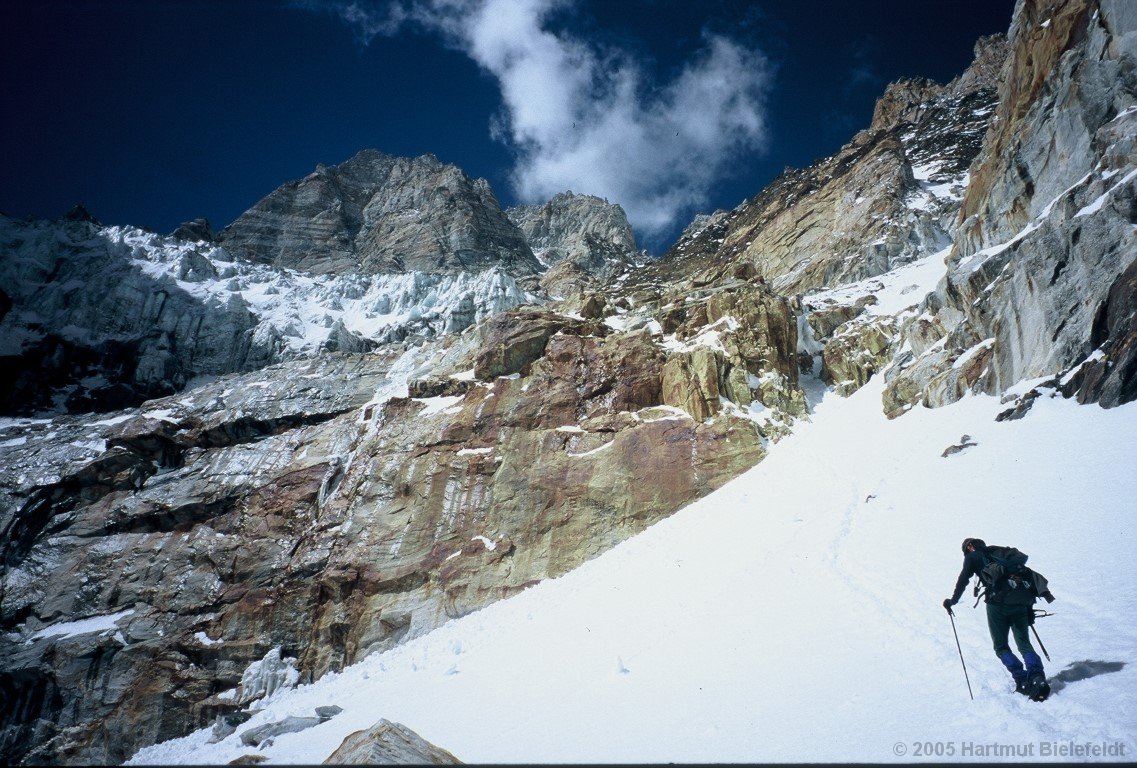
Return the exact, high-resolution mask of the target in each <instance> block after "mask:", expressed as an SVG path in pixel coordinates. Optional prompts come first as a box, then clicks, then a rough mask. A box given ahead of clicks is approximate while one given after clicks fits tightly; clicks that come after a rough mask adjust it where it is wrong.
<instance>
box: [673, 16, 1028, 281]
mask: <svg viewBox="0 0 1137 768" xmlns="http://www.w3.org/2000/svg"><path fill="white" fill-rule="evenodd" d="M1005 52H1006V42H1005V41H1004V40H1003V39H1002V38H1000V37H993V38H986V39H984V40H981V41H980V42H979V43H978V44H977V45H976V63H975V64H973V65H972V67H971V68H970V69H969V70H968V71H967V72H966V73H965V74H964V75H962V76H960V77H959V78H957V79H956V80H955V81H953V82H952V83H950V84H948V85H946V86H941V85H937V84H935V83H932V82H930V81H926V80H916V81H901V82H898V83H893V84H892V85H890V86H889V87H888V90H887V91H886V92H885V94H884V96H883V97H882V98H881V99H880V101H879V102H878V104H877V107H876V111H875V114H874V118H873V123H872V125H871V126H870V127H869V128H868V129H866V130H864V131H862V132H860V133H858V134H857V135H856V136H855V137H854V138H853V140H852V141H850V142H849V143H848V144H847V145H845V147H843V148H842V149H841V151H840V152H838V153H837V154H836V155H833V156H832V157H828V158H825V159H823V160H821V161H819V162H818V163H815V164H814V165H812V166H810V167H809V168H805V169H800V170H795V169H787V170H786V172H785V173H784V174H783V175H781V176H779V177H778V178H777V179H775V180H774V182H773V183H771V184H770V186H768V187H767V188H766V189H765V190H763V191H762V192H761V193H760V194H759V195H757V196H756V197H754V198H752V199H751V200H748V201H747V202H745V203H743V204H742V205H741V206H739V207H738V208H736V209H734V210H733V211H729V212H721V213H718V214H715V215H714V216H713V217H710V218H707V219H705V220H702V221H700V222H698V225H697V226H695V227H693V228H691V229H689V230H688V231H687V232H686V233H685V234H684V235H683V236H682V237H681V238H680V239H679V241H678V242H677V243H676V244H675V246H673V247H672V249H671V250H670V251H669V252H668V254H667V256H666V257H665V260H664V264H663V265H661V266H660V268H659V273H660V277H661V279H665V280H674V279H676V276H677V275H678V274H682V273H691V272H702V273H704V275H705V278H704V279H714V275H716V274H723V273H724V272H729V271H730V270H731V269H734V268H735V266H736V265H742V264H749V265H752V266H753V268H754V269H755V270H756V271H757V273H758V274H759V275H761V276H762V277H764V278H765V279H766V280H767V281H768V282H769V283H770V284H771V285H772V286H773V287H774V288H775V289H776V290H778V291H780V292H783V293H786V294H794V293H802V292H805V291H808V290H811V289H817V288H820V287H823V286H826V285H835V284H838V283H844V282H851V281H854V280H859V279H862V278H865V277H870V276H872V275H877V274H882V273H883V272H886V271H888V270H890V269H892V268H894V267H896V266H898V265H901V264H904V263H907V262H910V261H912V260H913V259H915V258H918V257H920V256H922V255H926V254H929V253H935V252H937V251H939V250H941V249H942V248H944V247H945V246H947V245H949V244H950V243H951V230H952V228H953V225H954V221H955V218H956V215H957V212H958V210H959V205H960V201H961V200H962V196H963V190H964V188H965V186H966V183H967V169H968V166H969V165H970V163H971V161H972V159H973V158H974V157H975V156H976V154H977V153H978V151H979V147H980V144H981V141H982V137H983V134H984V132H985V131H986V130H987V126H988V124H989V123H990V121H991V118H992V115H993V113H994V108H995V103H996V87H997V85H998V77H999V75H998V73H999V69H998V68H997V67H996V66H995V65H994V63H993V62H995V61H999V60H1001V58H1002V57H1003V56H1005Z"/></svg>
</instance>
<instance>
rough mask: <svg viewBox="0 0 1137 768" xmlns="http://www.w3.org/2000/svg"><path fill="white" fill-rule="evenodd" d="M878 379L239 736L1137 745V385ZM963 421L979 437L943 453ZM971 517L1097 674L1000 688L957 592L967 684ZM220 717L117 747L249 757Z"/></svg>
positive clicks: (513, 742) (717, 753)
mask: <svg viewBox="0 0 1137 768" xmlns="http://www.w3.org/2000/svg"><path fill="white" fill-rule="evenodd" d="M881 388H882V384H881V381H880V377H879V376H878V377H875V378H874V379H873V380H872V381H870V382H869V384H868V385H866V386H865V387H864V388H862V389H861V390H859V391H858V392H857V393H856V394H855V395H853V396H852V397H850V398H848V399H847V400H843V399H840V398H837V397H835V396H834V395H832V394H830V395H827V396H826V397H825V399H824V400H823V401H822V402H821V403H820V404H818V406H817V407H816V409H815V411H814V413H813V416H812V422H811V423H805V424H802V425H800V426H799V428H798V430H797V432H796V433H795V434H793V435H791V436H789V437H787V438H785V439H784V440H782V441H781V442H779V443H778V444H777V445H775V446H773V447H772V449H771V452H770V455H769V457H768V458H767V459H766V460H765V461H763V462H762V463H761V464H759V465H758V466H757V467H755V468H754V469H752V470H751V471H749V472H747V473H746V474H744V475H742V476H741V477H739V478H737V479H736V480H735V481H733V482H731V483H729V484H727V485H726V486H724V487H723V488H721V489H720V490H718V491H717V492H715V493H713V494H711V495H710V496H708V497H706V498H704V499H703V500H701V501H699V502H696V503H694V504H692V505H690V506H689V507H687V508H685V509H683V510H682V511H680V512H679V513H677V514H676V515H674V516H673V517H671V518H669V519H667V520H665V521H663V522H661V523H659V524H657V525H655V526H653V527H652V528H650V529H649V530H647V531H645V532H644V533H642V534H640V535H639V536H636V537H634V538H633V539H630V540H628V541H627V542H625V543H623V544H621V545H619V546H618V547H616V548H615V549H613V550H611V551H610V552H608V553H607V554H605V555H603V556H601V557H599V558H597V559H595V560H593V561H591V562H589V563H587V564H585V565H584V566H582V567H580V568H579V569H577V570H575V571H573V572H572V573H570V574H568V575H566V576H564V577H562V578H560V579H556V580H551V581H546V582H544V583H542V584H540V585H538V586H536V587H533V588H531V589H529V590H527V591H525V592H523V593H522V594H520V595H518V596H516V597H514V598H511V599H509V600H505V601H502V602H500V603H497V604H494V605H492V606H490V607H488V608H486V609H484V610H482V611H479V612H477V613H474V614H471V615H469V616H466V617H463V618H462V619H459V620H455V621H452V622H450V623H448V624H447V625H445V626H444V627H442V628H440V629H438V630H436V631H435V632H433V633H432V634H430V635H427V636H424V637H422V638H419V639H417V640H415V641H413V642H411V643H409V644H407V645H404V646H402V647H399V648H396V649H394V650H391V651H388V652H386V653H383V654H376V655H373V656H371V657H369V658H367V659H365V660H363V661H361V662H360V663H358V664H356V665H355V666H353V667H350V668H348V669H347V670H345V671H344V672H343V673H341V674H338V675H328V676H326V677H325V678H323V679H321V680H319V681H317V682H316V683H314V684H312V685H307V686H301V687H300V688H298V689H295V690H290V691H282V692H279V693H277V694H276V695H275V696H274V697H273V698H272V699H271V700H269V701H267V702H264V703H261V704H258V705H257V706H263V707H264V710H263V711H262V712H260V713H259V714H257V715H255V716H254V717H253V718H252V719H251V720H250V721H249V723H248V724H247V726H244V727H243V728H242V730H244V728H245V727H255V726H257V725H261V724H262V723H265V722H269V721H273V720H277V719H280V718H283V717H285V716H287V715H311V714H312V710H313V708H314V707H316V706H320V705H325V704H336V705H339V706H341V707H343V709H344V711H343V713H342V714H340V715H338V716H336V717H334V718H332V719H331V720H330V721H328V722H326V723H323V724H321V725H318V726H316V727H314V728H312V729H310V730H307V731H304V732H302V733H297V734H288V735H282V736H279V737H277V738H276V740H275V742H274V743H273V744H272V745H271V746H269V747H268V748H266V749H263V750H261V752H260V753H261V754H263V755H264V756H266V757H267V758H268V759H269V761H270V762H275V763H286V762H294V763H295V762H299V763H314V762H319V761H321V760H323V759H324V758H325V757H326V756H327V755H328V754H329V753H330V752H331V751H332V750H333V749H334V748H335V747H336V746H338V745H339V743H340V742H341V740H342V739H343V738H344V737H345V736H346V735H347V734H348V733H350V732H352V731H355V730H358V729H361V728H366V727H369V726H371V725H372V724H374V723H375V722H376V721H378V720H379V719H380V718H387V719H389V720H394V721H398V722H401V723H404V724H406V725H407V726H409V727H410V728H412V729H414V730H415V731H417V732H418V733H420V734H421V735H422V736H423V737H425V738H426V739H428V740H430V741H432V742H434V743H436V744H438V745H439V746H442V747H444V748H445V749H447V750H450V751H451V752H453V753H454V754H455V755H457V756H458V757H459V758H460V759H462V760H466V761H472V762H487V761H488V762H563V761H584V762H592V761H608V762H612V761H617V762H618V761H636V762H640V761H651V762H665V761H761V762H772V761H874V762H875V761H889V760H911V759H914V758H917V759H918V758H919V756H920V755H919V753H918V752H917V751H916V750H917V746H916V743H917V742H920V743H923V742H933V743H935V742H939V743H942V744H944V745H945V746H944V747H943V749H944V750H946V749H948V748H949V747H950V749H951V750H952V752H951V754H950V755H948V754H947V753H946V752H945V753H944V754H942V755H941V757H940V759H947V758H948V757H950V758H951V759H954V760H960V759H962V760H973V759H976V760H982V759H990V757H991V753H989V752H984V751H983V748H985V745H990V744H999V745H1021V746H1022V747H1023V748H1027V747H1029V748H1030V749H1031V750H1032V751H1031V752H1030V753H1029V754H1023V753H1020V756H1025V757H1033V758H1035V759H1039V758H1043V759H1045V757H1046V755H1045V753H1044V752H1043V751H1042V750H1043V749H1044V747H1043V746H1042V745H1043V744H1044V743H1045V744H1053V743H1054V742H1059V743H1061V744H1063V745H1065V744H1068V743H1070V742H1075V743H1077V744H1083V743H1095V744H1102V743H1107V744H1111V745H1114V744H1117V743H1119V742H1120V743H1121V744H1122V745H1124V747H1125V749H1126V752H1125V753H1124V755H1123V756H1122V757H1128V758H1129V759H1132V755H1133V754H1134V751H1133V750H1134V749H1137V719H1134V717H1133V713H1134V712H1137V579H1135V578H1134V577H1135V576H1137V565H1135V561H1134V559H1133V557H1132V555H1133V551H1134V540H1133V536H1134V533H1133V521H1132V517H1133V507H1132V499H1133V498H1135V497H1137V473H1134V472H1133V457H1134V456H1135V455H1137V404H1130V405H1127V406H1122V407H1119V408H1115V409H1112V410H1103V409H1101V408H1099V407H1098V406H1096V405H1089V406H1079V405H1077V404H1075V403H1073V402H1071V401H1067V400H1062V399H1060V398H1054V399H1051V398H1046V397H1042V398H1039V399H1038V400H1037V401H1036V403H1035V405H1034V407H1033V409H1032V410H1031V411H1030V412H1029V413H1028V414H1027V415H1026V417H1025V418H1023V419H1021V420H1017V421H1006V422H996V421H995V420H994V416H995V415H996V414H997V413H998V412H999V411H1000V410H1002V409H1003V408H1005V407H1007V406H1006V405H1002V404H1000V403H999V401H998V399H997V398H993V397H986V396H969V397H965V398H964V399H963V400H962V401H960V402H958V403H956V404H954V405H951V406H948V407H944V408H940V409H936V410H928V409H923V408H918V409H915V410H913V411H911V412H909V413H907V414H906V415H904V416H902V417H901V418H899V419H897V420H895V421H891V422H890V421H887V420H886V419H885V418H884V416H883V415H882V414H881V399H880V395H881ZM964 433H966V434H968V435H970V437H971V441H972V442H975V443H977V445H975V446H973V447H969V448H966V449H965V450H963V451H962V452H960V453H957V454H955V455H950V456H948V457H947V458H944V457H942V456H941V453H942V452H943V450H944V448H945V447H947V446H949V445H953V444H957V443H960V442H961V436H962V435H963V434H964ZM967 536H979V537H982V538H984V539H986V540H987V541H988V542H989V543H993V544H1011V545H1015V546H1017V547H1019V548H1020V549H1022V550H1023V551H1025V552H1028V553H1029V554H1030V555H1031V565H1033V566H1035V567H1036V568H1037V569H1038V570H1039V571H1041V572H1042V573H1044V574H1045V575H1046V576H1047V577H1049V579H1050V583H1051V587H1052V589H1053V591H1054V593H1055V595H1057V597H1058V600H1057V602H1055V603H1054V604H1053V605H1052V606H1050V608H1051V610H1053V611H1054V612H1055V613H1056V614H1057V615H1056V616H1054V617H1052V618H1045V619H1040V620H1039V622H1038V630H1039V632H1040V634H1041V636H1042V640H1043V642H1044V643H1045V644H1046V647H1047V649H1048V650H1049V652H1050V655H1051V656H1052V658H1053V663H1051V664H1049V665H1048V672H1049V674H1051V675H1052V676H1053V675H1056V674H1058V675H1059V676H1060V677H1063V676H1061V674H1060V673H1061V672H1062V670H1064V669H1066V668H1067V667H1068V665H1071V664H1074V663H1075V662H1080V661H1085V660H1090V661H1099V662H1108V663H1111V664H1109V665H1107V667H1105V668H1112V669H1114V670H1115V671H1112V672H1109V673H1105V674H1099V675H1097V676H1094V677H1090V678H1088V679H1083V680H1077V681H1074V682H1070V683H1069V684H1067V685H1065V686H1061V685H1056V688H1060V690H1057V691H1056V693H1055V695H1054V696H1053V697H1052V698H1051V699H1050V701H1048V702H1046V703H1044V704H1038V703H1035V702H1032V701H1029V700H1027V699H1025V698H1024V697H1022V696H1019V695H1016V694H1014V693H1012V692H1011V684H1010V677H1009V676H1008V675H1007V673H1006V672H1005V671H1004V670H1003V668H1002V666H1001V665H1000V663H999V662H998V660H997V659H996V658H995V656H994V654H993V653H992V651H991V647H990V641H989V638H988V635H987V628H986V621H985V618H984V613H983V609H982V607H980V608H979V609H978V610H974V611H973V610H972V609H971V607H970V601H969V600H966V598H965V601H964V602H961V604H960V605H959V606H958V607H957V609H956V613H957V618H956V624H957V626H958V630H959V639H960V642H961V643H962V646H963V654H964V656H965V657H966V660H967V668H968V671H969V673H970V676H971V685H972V687H973V689H974V693H975V700H974V701H971V700H970V699H969V698H968V693H967V688H966V685H965V682H964V679H963V672H962V669H961V667H960V659H959V656H958V654H957V651H956V646H955V641H954V640H953V637H952V628H951V624H950V623H949V621H948V617H947V615H946V614H945V613H944V610H943V608H942V607H941V606H940V602H941V601H942V600H943V598H944V597H945V596H946V595H948V594H949V593H950V591H951V588H952V586H953V584H954V581H955V577H956V575H957V573H958V571H959V568H960V565H961V562H962V555H961V553H960V550H959V542H960V541H961V540H962V539H963V538H964V537H967ZM968 594H970V593H968ZM1120 665H1123V666H1121V668H1120V670H1117V668H1118V667H1119V666H1120ZM1069 677H1074V675H1073V674H1071V673H1067V674H1066V675H1065V676H1064V678H1069ZM1064 678H1063V679H1064ZM239 735H240V731H239V732H238V734H236V735H234V736H230V737H229V738H227V739H225V740H224V741H222V742H220V743H218V744H214V745H210V744H207V743H206V741H207V739H208V738H209V731H208V730H204V731H200V732H198V733H196V734H192V735H190V736H188V737H186V738H184V739H178V740H174V741H170V742H166V743H164V744H160V745H156V746H154V747H151V748H148V749H146V750H143V751H142V752H140V753H139V754H138V755H136V756H135V758H134V761H135V762H138V763H145V762H157V763H170V762H207V763H224V762H227V761H229V760H231V759H233V758H234V757H236V756H238V755H240V754H245V753H249V752H251V751H254V750H253V748H251V747H242V745H241V744H240V741H239ZM969 744H970V745H972V746H971V747H970V748H969V747H968V745H969ZM975 745H979V746H980V747H981V749H980V750H979V751H977V750H976V748H975ZM968 749H970V752H968ZM1067 757H1069V756H1067ZM1114 759H1118V757H1117V756H1115V757H1114Z"/></svg>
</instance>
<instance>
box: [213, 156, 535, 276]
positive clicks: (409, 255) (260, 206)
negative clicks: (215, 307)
mask: <svg viewBox="0 0 1137 768" xmlns="http://www.w3.org/2000/svg"><path fill="white" fill-rule="evenodd" d="M217 238H218V240H219V242H220V243H221V244H222V245H225V246H226V247H227V248H228V249H229V250H230V251H231V252H232V253H234V254H236V255H238V256H241V257H244V258H248V259H250V260H252V261H255V262H258V263H264V264H272V265H274V266H277V267H285V268H290V269H297V270H302V271H304V272H310V273H314V274H347V273H357V274H363V275H373V274H387V273H401V272H408V271H411V272H432V273H437V272H449V273H456V272H462V271H480V270H485V269H489V268H492V267H499V268H502V269H504V270H506V271H508V272H510V273H511V274H513V275H527V274H536V273H537V272H539V271H540V269H541V267H540V264H538V262H537V261H536V260H535V259H534V258H533V252H532V251H531V250H530V248H529V244H528V243H526V241H525V237H524V236H523V235H522V233H521V232H520V231H519V230H518V229H517V227H516V226H514V225H513V223H512V222H511V221H510V220H509V218H508V217H506V215H505V213H504V212H503V211H502V210H501V206H500V204H499V203H498V201H497V198H496V197H494V194H493V192H492V190H491V189H490V187H489V184H487V183H486V181H485V180H484V179H471V178H470V177H469V176H467V175H466V174H465V173H464V172H463V171H462V170H461V169H459V168H457V167H456V166H453V165H445V164H443V163H441V162H439V161H438V159H437V158H435V157H434V156H432V155H424V156H422V157H417V158H403V157H393V156H391V155H385V154H383V153H382V152H377V151H375V150H363V151H362V152H359V153H358V154H356V155H355V156H354V157H352V158H351V159H350V160H348V161H347V162H344V163H341V164H340V165H336V166H330V167H329V166H324V165H321V166H318V167H317V168H316V170H315V171H314V172H313V173H311V174H309V175H308V176H306V177H305V178H303V179H300V180H298V181H292V182H288V183H287V184H284V185H282V186H281V187H279V188H277V189H276V190H275V191H273V192H272V193H270V194H269V195H268V196H267V197H265V198H264V199H263V200H261V201H260V202H258V203H257V204H256V205H254V206H253V207H252V208H250V209H249V210H248V211H246V212H245V213H243V214H242V215H241V216H240V217H239V218H238V219H237V220H236V221H234V222H233V223H232V224H230V225H229V226H228V227H226V228H225V229H223V230H222V231H221V232H220V233H218V236H217Z"/></svg>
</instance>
